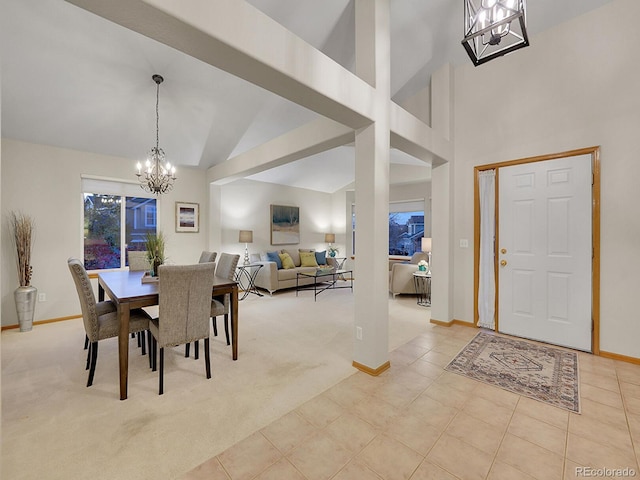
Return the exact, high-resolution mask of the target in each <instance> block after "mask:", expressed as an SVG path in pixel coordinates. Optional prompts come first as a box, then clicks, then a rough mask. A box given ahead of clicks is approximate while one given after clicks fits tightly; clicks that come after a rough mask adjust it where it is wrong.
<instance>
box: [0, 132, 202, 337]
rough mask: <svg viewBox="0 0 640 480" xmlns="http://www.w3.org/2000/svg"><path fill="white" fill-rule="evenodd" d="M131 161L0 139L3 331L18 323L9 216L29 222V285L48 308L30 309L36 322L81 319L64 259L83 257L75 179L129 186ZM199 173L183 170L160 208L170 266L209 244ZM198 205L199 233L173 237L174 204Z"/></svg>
mask: <svg viewBox="0 0 640 480" xmlns="http://www.w3.org/2000/svg"><path fill="white" fill-rule="evenodd" d="M134 166H135V162H133V161H132V160H128V159H123V158H117V157H109V156H105V155H97V154H94V153H88V152H80V151H74V150H67V149H62V148H54V147H49V146H43V145H35V144H31V143H24V142H19V141H16V140H10V139H6V138H3V139H2V194H1V200H0V201H1V204H2V208H3V210H2V261H1V263H0V269H1V272H2V277H1V285H2V325H15V324H17V323H18V322H17V316H16V312H15V304H14V300H13V291H14V290H15V288H16V287H17V286H18V282H17V276H16V269H15V253H14V251H13V245H12V243H11V241H10V238H11V237H10V232H9V230H8V228H7V213H8V212H10V211H12V210H21V211H23V212H24V213H26V214H29V215H31V216H33V217H34V219H35V225H36V230H35V240H34V247H33V255H32V256H33V260H32V263H33V279H32V284H33V286H35V287H36V288H37V289H38V292H39V293H46V295H47V301H46V302H39V303H37V304H36V311H35V319H34V320H35V321H38V320H47V319H52V318H60V317H65V316H70V315H78V314H80V305H79V303H78V298H77V293H76V291H75V287H74V286H73V281H72V279H71V276H70V273H69V270H68V267H67V262H66V261H67V258H68V257H70V256H76V257H78V258H82V255H83V244H82V228H81V222H82V196H81V175H82V174H89V175H98V176H104V177H110V178H120V179H125V180H131V179H135V171H134ZM205 178H206V175H205V174H204V172H203V171H202V170H197V169H187V168H181V169H180V170H179V171H178V180H177V181H176V184H175V188H174V190H173V191H172V192H171V193H169V194H166V195H162V196H160V198H159V201H158V209H159V210H158V213H159V225H160V229H161V230H162V231H163V232H164V233H165V234H166V236H167V255H168V261H169V262H171V263H191V262H196V261H197V260H198V258H199V256H200V252H201V251H202V250H203V249H205V248H206V247H207V245H208V230H209V226H208V223H209V222H208V218H209V208H208V189H207V185H206V180H205ZM176 201H181V202H196V203H199V204H200V209H201V210H200V233H197V234H196V233H176V232H175V202H176Z"/></svg>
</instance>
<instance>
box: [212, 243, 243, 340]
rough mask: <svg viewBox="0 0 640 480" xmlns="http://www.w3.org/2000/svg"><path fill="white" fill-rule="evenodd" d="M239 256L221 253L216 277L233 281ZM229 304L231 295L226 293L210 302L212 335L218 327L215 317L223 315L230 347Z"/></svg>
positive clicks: (215, 333) (216, 333) (216, 332)
mask: <svg viewBox="0 0 640 480" xmlns="http://www.w3.org/2000/svg"><path fill="white" fill-rule="evenodd" d="M239 260H240V255H231V254H230V253H221V254H220V258H219V259H218V266H217V267H216V275H217V276H219V277H223V278H227V279H229V280H233V278H234V276H235V273H236V267H237V266H238V261H239ZM230 304H231V295H229V294H228V293H227V294H226V295H223V296H221V297H215V298H213V299H212V300H211V319H212V320H211V322H212V323H213V334H214V335H216V336H217V335H218V327H217V325H216V317H217V316H218V315H224V333H225V335H226V337H227V345H231V342H230V341H229V305H230Z"/></svg>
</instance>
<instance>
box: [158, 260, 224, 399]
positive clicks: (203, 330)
mask: <svg viewBox="0 0 640 480" xmlns="http://www.w3.org/2000/svg"><path fill="white" fill-rule="evenodd" d="M214 273H215V264H213V263H210V262H208V263H200V264H195V265H161V266H160V267H159V277H160V280H159V283H158V297H159V301H158V303H159V316H158V318H154V319H151V321H150V323H149V330H150V331H151V335H152V340H151V342H152V346H151V350H152V358H153V362H152V363H153V365H152V370H153V371H156V370H157V360H156V354H157V348H158V346H159V347H160V371H159V374H158V378H159V380H158V394H159V395H162V394H163V393H164V349H165V347H173V346H176V345H182V344H183V343H184V344H189V342H197V341H198V340H200V339H201V338H203V339H204V348H205V350H204V359H205V369H206V373H207V378H211V362H210V354H209V314H210V311H211V290H212V288H213V277H214Z"/></svg>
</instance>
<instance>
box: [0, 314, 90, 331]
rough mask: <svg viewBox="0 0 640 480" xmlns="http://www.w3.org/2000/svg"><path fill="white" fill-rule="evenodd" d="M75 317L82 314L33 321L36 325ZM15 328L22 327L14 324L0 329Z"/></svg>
mask: <svg viewBox="0 0 640 480" xmlns="http://www.w3.org/2000/svg"><path fill="white" fill-rule="evenodd" d="M74 318H82V315H71V316H69V317H59V318H50V319H49V320H38V321H37V322H33V326H34V327H35V326H36V325H44V324H47V323H56V322H64V321H66V320H73V319H74ZM14 328H20V325H19V324H17V323H16V324H14V325H3V326H2V328H1V329H0V331H5V330H11V329H14Z"/></svg>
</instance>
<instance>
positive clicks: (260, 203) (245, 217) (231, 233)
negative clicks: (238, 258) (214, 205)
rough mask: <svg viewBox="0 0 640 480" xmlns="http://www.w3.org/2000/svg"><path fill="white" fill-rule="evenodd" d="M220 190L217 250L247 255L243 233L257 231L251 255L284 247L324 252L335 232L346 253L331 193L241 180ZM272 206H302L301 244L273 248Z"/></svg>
mask: <svg viewBox="0 0 640 480" xmlns="http://www.w3.org/2000/svg"><path fill="white" fill-rule="evenodd" d="M219 188H220V195H221V196H220V204H221V206H222V207H221V213H220V232H219V233H220V244H219V245H211V248H212V249H213V250H216V251H218V252H221V251H224V252H229V253H239V254H241V255H243V256H244V244H240V243H238V231H239V230H253V243H252V244H250V245H249V253H260V252H266V251H273V250H276V249H282V248H314V249H316V250H322V249H325V248H326V247H327V244H326V243H324V234H325V233H327V232H334V231H335V233H336V245H337V246H338V248H340V252H344V233H342V234H341V233H340V232H339V231H337V230H334V229H335V228H337V227H339V226H340V225H339V223H340V219H339V218H338V217H337V215H336V213H335V210H334V208H333V206H332V198H331V197H332V196H331V194H328V193H322V192H316V191H312V190H306V189H302V188H295V187H286V186H281V185H275V184H270V183H263V182H255V181H251V180H239V181H236V182H233V183H230V184H228V185H224V186H221V187H219ZM270 205H292V206H297V207H300V243H299V244H298V245H276V246H272V245H271V236H270V218H271V217H270V215H271V214H270ZM340 213H341V212H340ZM342 222H344V220H342ZM214 229H215V227H214ZM214 235H215V233H214Z"/></svg>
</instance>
